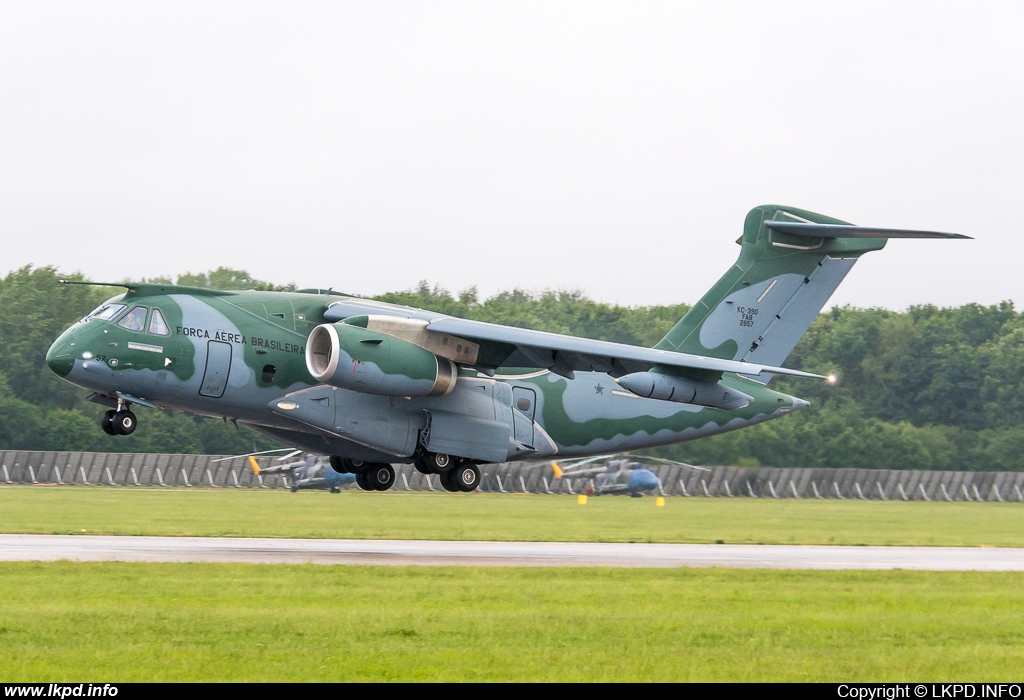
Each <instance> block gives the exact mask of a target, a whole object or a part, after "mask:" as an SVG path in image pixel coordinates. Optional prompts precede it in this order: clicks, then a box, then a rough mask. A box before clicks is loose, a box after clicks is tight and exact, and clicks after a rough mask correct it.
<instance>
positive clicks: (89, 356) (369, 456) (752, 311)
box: [47, 205, 963, 462]
mask: <svg viewBox="0 0 1024 700" xmlns="http://www.w3.org/2000/svg"><path fill="white" fill-rule="evenodd" d="M888 237H904V238H909V237H917V238H956V237H960V238H963V236H957V235H956V234H941V233H934V232H920V231H893V230H889V229H862V228H859V227H854V226H851V225H849V224H845V223H844V222H842V221H839V220H837V219H832V218H830V217H827V216H823V215H820V214H814V213H812V212H807V211H803V210H800V209H795V208H792V207H778V206H774V205H767V206H762V207H757V208H755V209H753V210H752V211H751V212H750V213H749V214H748V215H747V218H746V221H745V223H744V231H743V236H742V238H741V239H740V240H739V241H738V242H739V243H740V244H741V251H740V255H739V258H738V260H737V261H736V263H735V264H734V265H733V266H732V267H731V268H730V269H729V270H728V271H727V272H726V273H725V275H724V276H723V277H722V278H721V279H720V280H719V281H718V283H716V284H715V286H714V287H713V288H712V289H711V290H710V291H709V292H708V293H707V294H706V295H705V296H704V297H703V298H702V299H701V300H700V302H698V303H697V304H696V305H695V306H694V307H693V308H692V309H691V310H690V311H689V312H688V313H687V314H686V316H684V317H683V318H682V319H681V320H680V321H679V322H678V323H677V324H676V325H675V327H673V328H672V330H671V331H669V333H668V334H667V335H666V336H665V338H663V339H662V340H661V342H659V343H658V344H657V345H656V346H655V347H654V348H636V347H633V346H625V345H620V344H615V343H604V342H601V341H592V340H588V339H583V338H572V337H569V336H559V335H555V334H548V333H540V332H537V331H529V330H524V329H516V328H511V327H507V326H499V325H495V324H487V323H481V322H477V321H471V320H467V319H456V318H451V317H446V316H444V315H442V314H436V313H433V312H429V311H425V310H422V309H413V308H409V307H402V306H395V305H390V304H385V303H382V302H376V301H372V300H368V299H361V298H358V297H351V296H345V295H338V294H330V293H322V292H321V291H320V290H308V291H303V292H290V293H284V292H257V291H248V292H220V291H212V290H206V289H192V288H185V287H175V286H171V285H155V284H140V285H127V286H128V292H127V293H125V294H123V295H121V296H118V297H115V298H114V299H112V300H111V303H112V304H115V306H111V307H109V308H108V309H106V310H105V311H102V312H100V310H98V311H97V312H94V313H99V315H98V316H93V317H91V318H86V319H83V320H82V321H80V322H79V323H77V324H75V325H74V326H72V327H71V328H69V329H68V330H67V331H66V332H65V333H64V334H63V335H61V337H60V338H59V339H57V341H56V342H55V343H54V344H53V347H51V349H50V351H49V353H48V355H47V364H48V365H49V366H50V368H51V369H53V371H55V372H57V373H58V374H59V375H61V376H62V377H64V378H66V379H67V380H68V381H70V382H72V383H74V384H77V385H79V386H81V387H84V388H86V389H90V390H92V391H93V392H95V396H94V397H93V398H94V400H97V401H99V402H101V403H107V404H108V405H110V406H112V407H114V406H118V407H119V408H121V409H123V408H124V407H125V406H126V405H130V404H132V403H138V404H143V405H152V406H156V407H160V408H168V409H177V410H182V411H189V412H192V413H197V414H203V415H208V416H217V417H223V418H226V419H228V420H232V421H238V422H242V423H245V424H247V425H250V426H251V427H253V428H254V429H256V430H259V431H262V432H263V433H265V434H267V435H270V436H272V437H274V438H277V439H279V440H281V441H282V442H284V443H286V444H289V445H292V446H295V447H298V448H300V449H303V450H306V451H309V452H315V453H318V454H331V455H337V456H339V457H347V458H350V459H353V460H363V461H373V462H402V461H410V460H412V458H413V457H414V455H420V456H421V457H422V456H423V455H424V454H427V455H442V454H443V455H451V456H454V457H458V458H461V459H463V460H467V461H472V462H501V461H508V460H515V459H524V458H532V457H541V456H549V455H556V454H557V455H560V456H566V457H576V456H587V455H594V454H600V453H603V452H623V451H629V450H637V449H641V448H645V447H655V446H659V445H666V444H670V443H676V442H682V441H685V440H692V439H695V438H700V437H706V436H709V435H715V434H718V433H723V432H726V431H730V430H735V429H737V428H743V427H746V426H749V425H754V424H757V423H761V422H763V421H766V420H769V419H772V418H777V417H779V416H782V415H785V414H786V413H788V412H790V411H793V410H795V409H799V408H802V407H804V406H806V405H807V402H805V401H802V400H801V399H797V398H794V397H792V396H787V395H785V394H782V393H779V392H776V391H773V390H771V389H769V388H768V386H767V384H768V382H769V381H770V379H771V376H772V373H788V374H796V375H800V374H804V375H806V373H801V372H799V371H798V370H789V369H785V368H782V367H780V366H778V365H780V364H781V363H782V362H783V361H784V360H785V358H786V357H787V356H788V355H789V353H790V351H791V350H792V349H793V347H794V345H795V344H796V342H797V341H798V340H799V338H800V336H801V335H802V334H803V333H804V332H805V331H806V329H807V328H808V326H809V325H810V324H811V322H812V321H813V319H814V318H815V316H816V315H817V314H818V312H819V311H820V309H821V308H822V307H823V305H824V304H825V303H826V302H827V301H828V299H829V297H830V296H831V294H832V292H833V291H834V290H835V289H836V287H837V286H838V285H839V283H840V282H841V281H842V279H843V278H844V277H845V276H846V274H847V273H848V272H849V271H850V269H851V268H852V267H853V265H854V263H855V262H856V261H857V259H858V258H859V257H860V256H861V255H862V254H864V253H866V252H870V251H873V250H879V249H881V248H882V247H883V246H884V245H885V242H886V238H888ZM157 312H159V314H157ZM810 376H817V375H810ZM616 378H619V379H620V380H621V382H622V383H621V384H620V383H618V381H617V379H616ZM626 386H629V388H630V390H626V388H625V387H626ZM641 394H642V396H641ZM716 406H718V407H716ZM737 406H738V407H737ZM725 407H729V408H725ZM133 427H134V426H133Z"/></svg>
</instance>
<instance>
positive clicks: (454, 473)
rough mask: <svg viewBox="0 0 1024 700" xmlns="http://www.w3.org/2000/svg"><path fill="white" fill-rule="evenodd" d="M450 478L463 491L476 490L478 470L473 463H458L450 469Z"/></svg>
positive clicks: (478, 479)
mask: <svg viewBox="0 0 1024 700" xmlns="http://www.w3.org/2000/svg"><path fill="white" fill-rule="evenodd" d="M450 478H451V481H452V483H453V484H455V485H456V486H458V488H459V491H462V492H463V493H469V492H470V491H476V490H477V487H479V486H480V470H479V469H478V468H477V466H476V465H475V464H460V465H459V466H457V467H455V468H453V469H452V470H451V476H450Z"/></svg>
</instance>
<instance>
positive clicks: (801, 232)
mask: <svg viewBox="0 0 1024 700" xmlns="http://www.w3.org/2000/svg"><path fill="white" fill-rule="evenodd" d="M764 225H765V226H767V227H768V228H770V229H771V230H773V231H778V232H779V233H789V234H793V235H796V236H810V237H812V238H966V239H970V238H971V237H970V236H965V235H963V234H960V233H942V232H939V231H907V230H904V229H898V228H873V227H871V226H851V225H842V224H811V223H801V222H796V221H765V222H764Z"/></svg>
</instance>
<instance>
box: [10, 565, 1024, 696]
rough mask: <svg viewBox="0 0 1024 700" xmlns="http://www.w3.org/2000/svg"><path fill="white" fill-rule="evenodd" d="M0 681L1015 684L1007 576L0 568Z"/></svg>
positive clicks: (1011, 582) (1020, 635)
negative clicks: (899, 681) (799, 681)
mask: <svg viewBox="0 0 1024 700" xmlns="http://www.w3.org/2000/svg"><path fill="white" fill-rule="evenodd" d="M0 590H2V591H3V597H2V603H0V680H3V681H7V682H11V681H25V680H31V681H36V682H40V681H81V680H83V679H84V680H90V681H94V682H95V681H99V682H107V681H110V682H114V681H150V680H164V681H198V680H218V681H227V680H273V681H341V680H351V681H379V680H395V681H457V680H466V681H474V680H489V681H505V680H509V681H511V680H516V681H584V680H585V681H705V680H710V681H724V680H729V681H790V680H810V681H850V680H859V681H885V680H888V681H897V680H901V681H906V680H915V681H916V680H920V681H943V680H944V681H963V680H964V679H970V680H972V681H1019V680H1020V669H1021V668H1024V575H1021V574H1016V573H979V572H912V571H895V572H812V571H759V570H728V569H671V570H666V569H592V568H576V569H572V568H558V569H554V568H465V567H367V566H317V565H297V566H292V565H241V564H126V563H69V562H60V563H45V564H43V563H3V564H0Z"/></svg>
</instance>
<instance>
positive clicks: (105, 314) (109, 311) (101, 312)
mask: <svg viewBox="0 0 1024 700" xmlns="http://www.w3.org/2000/svg"><path fill="white" fill-rule="evenodd" d="M125 306H127V304H103V305H102V306H100V307H99V308H98V309H96V310H95V311H93V312H92V313H91V314H89V315H88V316H86V317H85V318H86V319H87V320H88V319H96V320H97V321H109V320H110V319H112V318H114V316H117V315H118V314H119V313H121V312H122V311H123V310H124V307H125Z"/></svg>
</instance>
